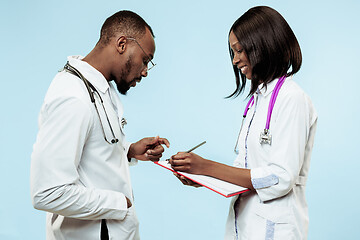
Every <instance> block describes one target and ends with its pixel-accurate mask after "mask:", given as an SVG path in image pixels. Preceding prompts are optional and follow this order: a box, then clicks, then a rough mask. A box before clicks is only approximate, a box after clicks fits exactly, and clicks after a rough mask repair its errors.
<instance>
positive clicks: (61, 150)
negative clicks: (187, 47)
mask: <svg viewBox="0 0 360 240" xmlns="http://www.w3.org/2000/svg"><path fill="white" fill-rule="evenodd" d="M154 52H155V42H154V35H153V32H152V29H151V27H150V26H149V25H148V24H147V23H146V22H145V21H144V20H143V19H142V18H141V17H140V16H138V15H137V14H136V13H133V12H131V11H120V12H117V13H115V14H114V15H112V16H110V17H109V18H108V19H106V21H105V22H104V24H103V26H102V28H101V34H100V39H99V41H98V43H97V44H96V46H95V47H94V49H93V50H92V51H91V52H90V53H89V54H88V55H87V56H86V57H81V56H71V57H69V58H68V63H67V65H66V66H65V67H64V70H63V71H60V72H59V73H58V74H57V75H56V76H55V78H54V79H53V81H52V83H51V85H50V87H49V89H48V92H47V94H46V96H45V99H44V103H43V105H42V108H41V112H40V116H39V132H38V136H37V139H36V142H35V144H34V149H33V153H32V162H31V197H32V202H33V206H34V207H35V208H36V209H39V210H44V211H47V212H48V213H47V219H46V236H47V239H56V240H57V239H66V240H72V239H81V240H84V239H86V240H91V239H114V240H115V239H139V230H138V226H139V224H138V220H137V217H136V214H135V209H134V206H133V200H134V198H133V193H132V188H131V182H130V175H129V164H133V163H136V162H137V160H143V161H148V160H151V161H156V160H159V158H160V157H161V155H162V152H163V151H164V148H163V147H162V145H163V144H164V145H166V146H167V147H169V142H168V140H167V139H165V138H160V137H149V138H144V139H141V140H140V141H138V142H136V143H132V144H130V143H128V142H126V140H125V135H124V132H123V127H124V124H126V121H125V119H124V118H123V107H122V104H121V102H120V99H119V97H118V95H117V93H116V90H115V88H114V86H113V85H112V84H111V83H110V82H111V81H113V82H114V83H115V85H116V87H117V90H118V91H119V92H120V93H121V94H126V92H127V91H128V90H129V88H130V87H135V86H136V84H137V83H138V82H140V80H141V79H142V77H146V76H147V74H148V70H149V68H150V67H151V66H154V64H153V62H152V58H153V56H154Z"/></svg>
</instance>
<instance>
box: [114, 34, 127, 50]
mask: <svg viewBox="0 0 360 240" xmlns="http://www.w3.org/2000/svg"><path fill="white" fill-rule="evenodd" d="M126 43H127V39H126V37H125V36H121V37H119V38H118V39H117V40H116V50H117V51H118V52H119V53H120V54H123V53H124V52H125V50H126V47H127V45H126Z"/></svg>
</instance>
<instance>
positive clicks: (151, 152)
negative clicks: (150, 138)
mask: <svg viewBox="0 0 360 240" xmlns="http://www.w3.org/2000/svg"><path fill="white" fill-rule="evenodd" d="M164 150H165V149H164V147H163V146H161V145H157V146H156V147H155V148H154V149H149V150H147V151H146V153H147V154H149V155H158V154H161V153H163V152H164Z"/></svg>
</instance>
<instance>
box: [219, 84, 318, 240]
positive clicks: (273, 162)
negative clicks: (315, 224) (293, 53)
mask: <svg viewBox="0 0 360 240" xmlns="http://www.w3.org/2000/svg"><path fill="white" fill-rule="evenodd" d="M277 81H278V79H276V80H274V81H272V82H271V83H269V84H268V85H267V89H266V88H262V85H261V86H259V90H258V91H257V92H256V93H255V94H254V100H255V103H254V105H253V106H252V107H251V109H250V110H249V111H248V113H247V116H246V119H245V121H244V126H243V129H242V131H241V133H240V136H239V144H238V148H239V155H238V156H237V158H236V160H235V162H234V166H235V167H239V168H245V162H247V168H249V169H251V181H252V184H253V186H254V188H255V191H251V192H249V193H245V194H242V195H240V196H239V197H234V198H233V199H232V201H231V205H230V210H229V216H228V220H227V224H226V234H225V239H231V240H234V239H241V240H252V239H254V240H255V239H256V240H259V239H264V240H265V239H266V240H272V239H282V240H292V239H294V240H295V239H296V240H299V239H307V233H308V208H307V203H306V199H305V184H306V180H307V177H308V171H309V165H310V156H311V151H312V147H313V143H314V135H315V131H316V123H317V114H316V111H315V109H314V107H313V105H312V103H311V100H310V98H309V97H308V96H307V95H306V94H305V93H304V91H303V90H302V89H301V88H300V87H299V86H298V85H297V84H296V83H295V82H294V81H293V80H292V77H288V78H287V79H286V80H285V82H284V84H283V85H282V87H281V89H280V91H279V94H278V97H277V99H276V102H275V105H274V109H273V112H272V116H271V121H270V134H271V135H272V143H271V145H269V144H260V141H259V138H260V133H261V132H263V131H264V128H265V125H266V119H267V112H268V107H269V102H270V98H271V94H272V92H273V90H274V88H275V85H276V83H277ZM235 214H236V217H235ZM235 218H236V226H237V227H235ZM236 231H237V233H236Z"/></svg>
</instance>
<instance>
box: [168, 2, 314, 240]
mask: <svg viewBox="0 0 360 240" xmlns="http://www.w3.org/2000/svg"><path fill="white" fill-rule="evenodd" d="M229 51H230V56H231V59H232V64H233V68H234V73H235V78H236V85H237V87H236V90H235V91H234V92H233V93H232V94H231V95H230V96H229V97H237V96H238V95H239V94H240V93H242V92H243V91H244V88H245V84H246V81H247V80H246V79H248V80H249V81H250V83H251V88H250V93H249V95H248V96H249V97H250V100H249V102H248V104H247V107H246V109H245V111H244V119H243V124H242V126H241V130H240V133H239V136H238V139H237V143H236V146H235V151H236V152H237V153H238V156H237V158H236V159H235V162H234V165H233V166H228V165H224V164H221V163H218V162H215V161H211V160H208V159H205V158H202V157H200V156H198V155H196V154H194V153H184V152H180V153H177V154H176V155H174V156H172V158H171V159H170V163H171V165H172V167H173V168H174V170H176V171H183V172H188V173H193V174H202V175H208V176H212V177H215V178H218V179H222V180H224V181H227V182H231V183H234V184H237V185H239V186H243V187H246V188H249V189H250V190H251V191H248V192H246V193H243V194H241V195H240V196H236V197H234V198H233V199H232V201H231V205H230V211H229V215H228V220H227V223H226V233H225V239H231V240H233V239H242V240H243V239H256V240H258V239H264V240H265V239H266V240H270V239H286V240H290V239H297V240H298V239H306V238H307V232H308V209H307V204H306V200H305V184H306V179H307V176H308V170H309V164H310V155H311V151H312V147H313V142H314V134H315V129H316V122H317V114H316V112H315V109H314V107H313V105H312V103H311V100H310V98H309V97H308V96H307V95H306V94H305V93H304V91H303V90H302V89H301V88H300V87H299V86H298V85H297V84H296V83H295V82H294V81H293V75H294V74H295V73H297V72H298V71H299V69H300V66H301V62H302V56H301V50H300V46H299V43H298V41H297V39H296V37H295V35H294V33H293V31H292V30H291V28H290V26H289V25H288V23H287V22H286V21H285V19H284V18H283V17H282V16H281V15H280V14H279V13H278V12H277V11H275V10H274V9H272V8H270V7H263V6H261V7H254V8H251V9H250V10H248V11H247V12H246V13H245V14H243V15H242V16H241V17H240V18H239V19H237V20H236V21H235V23H234V24H233V25H232V27H231V29H230V32H229ZM240 78H241V79H240ZM177 177H178V178H179V179H180V180H181V181H182V182H183V183H184V184H186V185H192V186H198V185H197V184H196V183H194V182H191V181H189V180H186V179H185V178H183V177H181V176H179V175H177Z"/></svg>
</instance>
